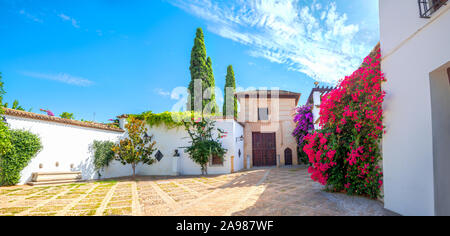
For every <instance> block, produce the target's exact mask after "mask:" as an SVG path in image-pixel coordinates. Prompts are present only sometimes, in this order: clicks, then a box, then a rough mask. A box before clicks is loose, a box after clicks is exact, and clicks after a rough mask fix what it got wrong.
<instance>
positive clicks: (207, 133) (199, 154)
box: [184, 117, 227, 175]
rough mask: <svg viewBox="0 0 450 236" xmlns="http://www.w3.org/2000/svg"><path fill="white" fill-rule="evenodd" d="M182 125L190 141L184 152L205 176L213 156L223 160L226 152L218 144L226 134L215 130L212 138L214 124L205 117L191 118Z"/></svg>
mask: <svg viewBox="0 0 450 236" xmlns="http://www.w3.org/2000/svg"><path fill="white" fill-rule="evenodd" d="M184 125H185V129H186V131H187V132H188V134H189V138H190V139H191V141H190V143H191V146H189V147H186V152H187V153H189V157H190V158H191V159H192V160H193V161H194V162H195V163H197V164H199V165H200V167H201V170H202V175H204V174H206V175H207V174H208V163H209V161H210V160H211V158H212V157H213V156H215V157H218V158H221V159H222V160H223V157H224V156H225V153H226V152H227V150H226V149H224V148H223V147H222V144H221V143H220V142H219V139H221V138H224V137H225V136H226V133H224V132H223V131H222V130H220V129H217V133H218V134H217V138H214V137H213V131H214V130H215V122H214V121H213V120H211V119H209V118H207V117H198V118H192V119H191V120H190V121H189V122H186V121H185V122H184Z"/></svg>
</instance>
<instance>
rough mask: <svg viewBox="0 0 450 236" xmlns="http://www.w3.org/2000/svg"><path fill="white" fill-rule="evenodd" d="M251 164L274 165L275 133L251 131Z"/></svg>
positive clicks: (275, 150)
mask: <svg viewBox="0 0 450 236" xmlns="http://www.w3.org/2000/svg"><path fill="white" fill-rule="evenodd" d="M252 145H253V166H276V165H277V149H276V138H275V133H253V135H252Z"/></svg>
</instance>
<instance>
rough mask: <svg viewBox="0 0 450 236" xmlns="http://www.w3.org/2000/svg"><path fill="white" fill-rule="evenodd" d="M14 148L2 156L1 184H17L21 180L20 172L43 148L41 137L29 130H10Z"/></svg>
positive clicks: (0, 165)
mask: <svg viewBox="0 0 450 236" xmlns="http://www.w3.org/2000/svg"><path fill="white" fill-rule="evenodd" d="M9 136H10V142H11V144H12V148H11V149H10V150H9V151H8V152H6V154H4V155H2V156H1V158H0V159H1V160H0V185H6V186H9V185H15V184H18V183H19V182H20V172H21V171H22V170H23V169H24V168H25V167H26V166H27V165H28V163H29V162H30V161H31V159H32V158H33V157H35V156H36V155H37V153H38V152H39V151H40V150H41V149H42V144H41V141H40V139H39V137H38V136H37V135H35V134H32V133H31V132H29V131H24V130H10V131H9Z"/></svg>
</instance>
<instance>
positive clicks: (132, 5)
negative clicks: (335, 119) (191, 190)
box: [0, 0, 379, 122]
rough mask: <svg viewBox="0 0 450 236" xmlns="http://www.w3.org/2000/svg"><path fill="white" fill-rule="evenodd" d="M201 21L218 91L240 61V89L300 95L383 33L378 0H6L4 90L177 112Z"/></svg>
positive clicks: (101, 114)
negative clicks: (278, 89) (259, 88)
mask: <svg viewBox="0 0 450 236" xmlns="http://www.w3.org/2000/svg"><path fill="white" fill-rule="evenodd" d="M197 27H202V28H203V29H204V32H205V41H206V47H207V53H208V56H210V57H211V58H212V61H213V69H214V75H215V79H216V85H217V87H218V88H219V89H220V90H223V86H224V84H225V74H226V68H227V66H228V65H229V64H231V65H233V67H234V70H235V74H236V81H237V86H238V87H241V88H243V89H248V88H251V87H267V88H271V87H279V88H280V89H285V90H290V91H294V92H300V93H302V94H303V95H302V99H301V101H300V103H301V104H303V103H305V102H306V98H307V96H308V95H309V92H310V90H311V88H312V87H313V86H314V84H313V83H314V82H315V81H319V82H321V83H323V84H324V85H328V84H331V85H332V84H334V83H335V82H336V81H337V80H338V79H340V78H341V77H342V76H345V75H346V74H349V73H351V72H352V71H353V70H354V69H356V68H357V67H358V66H359V64H360V63H361V61H362V59H363V58H364V56H365V55H367V54H368V53H369V52H370V50H371V49H372V48H373V47H374V46H375V44H376V43H377V42H378V40H379V31H378V1H377V0H336V1H321V0H316V1H314V0H309V1H307V0H286V1H271V0H265V1H257V0H248V1H243V0H226V1H225V0H222V1H213V0H197V1H181V0H165V1H160V0H152V1H144V0H140V1H139V0H136V1H119V0H77V1H70V0H66V1H57V0H46V1H31V0H28V1H27V0H16V1H12V0H0V32H1V34H0V72H2V77H3V81H4V82H5V90H6V91H7V94H6V96H5V99H4V100H5V101H6V102H8V103H10V104H11V103H12V102H13V100H14V99H18V100H19V102H20V104H21V105H22V106H23V107H25V108H26V109H28V108H33V111H34V112H38V111H39V109H40V108H43V109H50V110H52V111H53V112H54V113H55V114H60V113H62V112H71V113H74V114H75V118H76V119H87V120H92V119H94V113H95V120H96V121H101V122H106V121H107V120H108V119H110V118H114V117H115V116H117V115H120V114H123V113H140V112H143V111H148V110H151V111H153V112H163V111H168V110H171V109H172V108H173V107H174V106H176V105H177V104H179V103H180V100H179V99H180V98H181V97H182V96H177V95H178V93H179V92H180V91H183V90H182V89H181V88H179V87H187V85H188V83H189V80H190V74H189V61H190V51H191V48H192V46H193V39H194V35H195V29H196V28H197ZM175 88H178V89H175ZM174 89H175V90H174ZM177 97H178V100H177V99H176V98H177ZM219 103H221V101H219Z"/></svg>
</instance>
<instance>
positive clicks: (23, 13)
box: [19, 9, 44, 23]
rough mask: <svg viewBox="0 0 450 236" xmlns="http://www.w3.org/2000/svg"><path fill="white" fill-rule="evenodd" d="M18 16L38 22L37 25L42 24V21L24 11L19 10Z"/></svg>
mask: <svg viewBox="0 0 450 236" xmlns="http://www.w3.org/2000/svg"><path fill="white" fill-rule="evenodd" d="M19 14H21V15H24V16H25V17H27V18H28V19H30V20H32V21H34V22H38V23H43V22H44V21H43V20H42V19H40V18H38V17H36V16H34V15H32V14H30V13H28V12H26V11H25V10H23V9H22V10H20V11H19Z"/></svg>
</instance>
